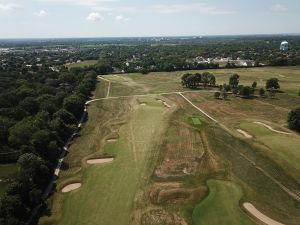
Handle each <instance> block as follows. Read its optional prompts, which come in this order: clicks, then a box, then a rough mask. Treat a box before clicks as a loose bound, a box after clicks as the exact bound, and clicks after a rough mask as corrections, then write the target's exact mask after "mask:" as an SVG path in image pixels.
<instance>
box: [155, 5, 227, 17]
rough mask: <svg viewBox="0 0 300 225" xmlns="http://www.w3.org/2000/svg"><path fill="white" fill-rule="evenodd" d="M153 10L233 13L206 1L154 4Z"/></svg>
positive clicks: (158, 11)
mask: <svg viewBox="0 0 300 225" xmlns="http://www.w3.org/2000/svg"><path fill="white" fill-rule="evenodd" d="M152 11H154V12H156V13H187V12H191V13H199V14H207V15H224V14H232V13H233V12H232V11H227V10H220V9H218V8H217V7H215V6H211V5H208V4H206V3H189V4H170V5H167V4H160V5H154V6H152Z"/></svg>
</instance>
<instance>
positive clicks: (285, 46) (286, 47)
mask: <svg viewBox="0 0 300 225" xmlns="http://www.w3.org/2000/svg"><path fill="white" fill-rule="evenodd" d="M288 50H289V43H288V42H287V41H283V42H281V45H280V51H288Z"/></svg>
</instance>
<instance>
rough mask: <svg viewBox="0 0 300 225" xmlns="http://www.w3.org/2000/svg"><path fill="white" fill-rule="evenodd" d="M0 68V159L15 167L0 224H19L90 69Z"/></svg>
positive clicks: (70, 124)
mask: <svg viewBox="0 0 300 225" xmlns="http://www.w3.org/2000/svg"><path fill="white" fill-rule="evenodd" d="M14 68H15V69H13V70H12V69H10V70H4V71H0V79H1V85H0V90H1V94H0V106H1V107H0V143H1V145H0V163H17V165H18V167H19V171H18V174H17V176H16V177H15V179H14V181H13V182H12V183H10V184H9V186H8V188H7V190H6V192H5V193H4V194H3V195H2V196H0V224H6V225H22V224H25V222H26V220H27V219H28V217H29V215H30V212H31V211H32V210H33V209H34V208H35V207H36V206H37V205H38V204H40V203H41V202H42V193H43V190H44V189H45V187H46V186H47V184H48V182H49V180H50V178H51V177H52V175H53V171H54V167H55V165H56V163H57V160H58V157H59V155H60V154H61V152H62V151H63V146H64V142H65V141H66V140H67V139H68V137H69V136H70V135H71V134H72V133H73V132H74V131H75V130H76V128H77V123H78V121H79V119H80V117H81V115H82V113H83V110H84V104H85V101H86V100H87V99H88V98H89V96H90V93H91V91H92V90H94V88H95V85H96V79H97V76H96V73H95V72H94V71H86V70H84V69H80V68H75V69H72V70H70V71H68V70H63V71H61V72H53V71H51V70H49V69H47V68H45V67H41V68H38V69H37V70H31V69H28V70H20V69H18V68H17V67H14Z"/></svg>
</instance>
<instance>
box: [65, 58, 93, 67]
mask: <svg viewBox="0 0 300 225" xmlns="http://www.w3.org/2000/svg"><path fill="white" fill-rule="evenodd" d="M97 62H98V61H97V60H84V61H81V62H78V63H71V64H68V65H67V68H68V69H72V68H77V67H80V68H84V67H88V66H93V65H95V64H97Z"/></svg>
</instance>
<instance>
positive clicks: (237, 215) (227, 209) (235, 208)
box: [193, 180, 255, 225]
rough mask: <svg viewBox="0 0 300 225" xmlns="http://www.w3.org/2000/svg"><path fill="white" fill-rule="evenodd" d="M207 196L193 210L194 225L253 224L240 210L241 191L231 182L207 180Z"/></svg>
mask: <svg viewBox="0 0 300 225" xmlns="http://www.w3.org/2000/svg"><path fill="white" fill-rule="evenodd" d="M207 185H208V187H209V195H208V196H207V197H206V198H205V199H204V200H203V201H201V202H200V203H199V204H198V205H197V206H196V207H195V209H194V212H193V222H194V224H195V225H202V224H203V225H216V224H222V225H241V224H243V225H250V224H255V223H254V222H252V221H251V219H250V218H249V217H248V216H247V215H246V214H245V213H244V212H243V211H242V210H241V208H240V206H239V201H240V199H241V198H242V195H243V193H242V189H241V188H240V187H239V186H237V185H236V184H235V183H233V182H228V181H217V180H209V181H208V182H207Z"/></svg>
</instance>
